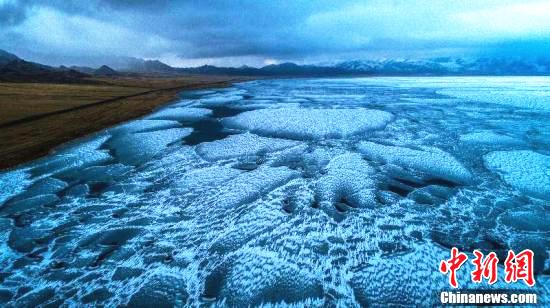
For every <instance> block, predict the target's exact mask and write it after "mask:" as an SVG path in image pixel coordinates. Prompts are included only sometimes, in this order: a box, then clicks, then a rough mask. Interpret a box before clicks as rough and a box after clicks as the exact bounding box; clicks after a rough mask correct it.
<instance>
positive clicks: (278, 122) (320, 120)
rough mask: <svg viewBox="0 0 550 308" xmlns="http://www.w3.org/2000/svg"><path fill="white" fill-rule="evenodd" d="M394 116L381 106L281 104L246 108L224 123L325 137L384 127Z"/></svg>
mask: <svg viewBox="0 0 550 308" xmlns="http://www.w3.org/2000/svg"><path fill="white" fill-rule="evenodd" d="M391 119H392V115H391V113H388V112H384V111H379V110H365V109H353V108H351V109H348V108H346V109H303V108H282V109H274V110H270V109H264V110H254V111H248V112H244V113H241V114H239V115H238V116H235V117H232V118H228V119H226V120H225V121H224V124H225V125H226V126H228V127H232V128H237V129H247V130H250V131H252V132H254V133H258V134H260V135H266V136H275V137H282V138H290V139H326V138H345V137H349V136H351V135H355V134H358V133H361V132H366V131H369V130H375V129H381V128H384V126H386V124H388V122H390V121H391Z"/></svg>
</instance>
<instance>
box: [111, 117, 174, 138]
mask: <svg viewBox="0 0 550 308" xmlns="http://www.w3.org/2000/svg"><path fill="white" fill-rule="evenodd" d="M180 126H181V124H180V123H179V122H177V121H171V120H135V121H132V122H128V123H125V124H122V125H119V126H116V127H114V128H111V129H110V130H109V132H110V133H111V134H113V135H115V134H129V133H139V132H143V131H153V130H162V129H168V128H176V127H180Z"/></svg>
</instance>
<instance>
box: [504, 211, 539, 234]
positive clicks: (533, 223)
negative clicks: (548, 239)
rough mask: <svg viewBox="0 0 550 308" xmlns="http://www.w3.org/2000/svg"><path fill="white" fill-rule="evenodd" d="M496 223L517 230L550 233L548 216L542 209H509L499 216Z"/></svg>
mask: <svg viewBox="0 0 550 308" xmlns="http://www.w3.org/2000/svg"><path fill="white" fill-rule="evenodd" d="M498 221H499V222H500V223H501V224H504V225H506V226H508V227H512V228H515V229H517V230H522V231H531V232H535V231H540V232H550V215H548V213H546V210H545V209H543V208H535V207H520V208H514V209H509V210H507V211H506V212H504V213H502V214H500V215H499V217H498Z"/></svg>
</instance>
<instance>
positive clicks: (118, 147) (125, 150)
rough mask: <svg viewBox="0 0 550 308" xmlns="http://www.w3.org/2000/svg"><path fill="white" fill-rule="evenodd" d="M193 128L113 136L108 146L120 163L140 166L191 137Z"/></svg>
mask: <svg viewBox="0 0 550 308" xmlns="http://www.w3.org/2000/svg"><path fill="white" fill-rule="evenodd" d="M191 132H193V129H191V128H171V129H166V130H160V131H153V132H142V133H134V134H125V135H121V136H113V138H112V139H111V140H109V141H108V142H107V145H108V146H109V147H110V148H111V149H113V150H114V152H115V153H116V156H117V158H118V159H119V161H120V162H122V163H124V164H130V165H140V164H142V163H144V162H147V161H148V160H150V159H151V158H153V157H154V156H155V155H157V154H158V153H160V152H162V151H163V150H164V149H165V148H166V147H167V146H168V145H169V144H171V143H173V142H176V141H178V140H181V139H183V138H184V137H186V136H189V135H190V134H191Z"/></svg>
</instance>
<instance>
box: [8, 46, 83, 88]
mask: <svg viewBox="0 0 550 308" xmlns="http://www.w3.org/2000/svg"><path fill="white" fill-rule="evenodd" d="M85 77H89V76H88V75H87V74H83V73H81V72H77V71H75V70H72V69H62V68H54V67H51V66H47V65H43V64H39V63H35V62H29V61H25V60H23V59H21V58H19V57H17V56H16V55H14V54H11V53H9V52H6V51H4V50H0V81H4V82H64V83H80V82H82V80H83V78H85Z"/></svg>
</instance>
